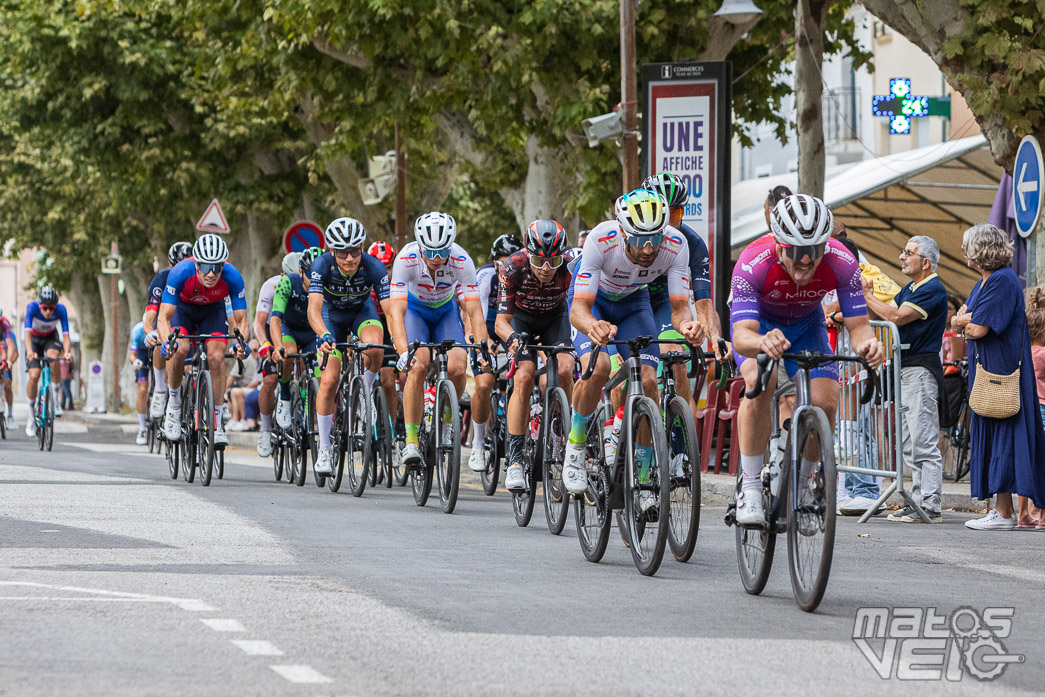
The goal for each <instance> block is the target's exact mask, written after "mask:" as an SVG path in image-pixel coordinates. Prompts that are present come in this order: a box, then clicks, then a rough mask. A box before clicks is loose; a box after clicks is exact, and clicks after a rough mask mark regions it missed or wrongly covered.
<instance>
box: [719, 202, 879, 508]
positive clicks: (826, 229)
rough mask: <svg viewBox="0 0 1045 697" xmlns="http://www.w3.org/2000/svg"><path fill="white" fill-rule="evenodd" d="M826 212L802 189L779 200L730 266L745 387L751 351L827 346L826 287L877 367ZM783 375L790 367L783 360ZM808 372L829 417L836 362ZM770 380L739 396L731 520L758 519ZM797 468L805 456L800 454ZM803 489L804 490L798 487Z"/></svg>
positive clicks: (860, 350) (849, 263) (777, 352)
mask: <svg viewBox="0 0 1045 697" xmlns="http://www.w3.org/2000/svg"><path fill="white" fill-rule="evenodd" d="M833 222H834V217H833V216H832V215H831V211H830V210H829V209H828V207H827V205H825V204H824V202H823V201H821V200H820V199H818V198H815V197H813V196H806V195H797V196H789V197H788V198H785V199H784V200H782V201H780V202H779V203H778V204H777V205H776V207H775V208H774V209H773V212H772V215H771V227H772V230H773V237H772V239H770V238H768V237H763V238H760V239H758V240H756V241H755V242H753V243H752V244H751V245H749V246H748V248H747V249H745V250H744V252H743V253H742V254H741V255H740V259H739V260H738V261H737V265H736V267H735V268H734V270H733V281H732V288H733V305H732V309H731V311H730V325H731V332H732V336H733V350H734V352H735V354H736V357H737V365H738V366H739V367H740V372H741V374H742V375H743V377H744V383H745V386H746V387H747V389H751V388H752V387H754V385H755V381H756V380H757V376H758V365H757V363H756V362H755V361H749V360H746V359H747V358H754V357H755V356H757V355H758V354H759V353H765V354H767V355H768V356H769V357H770V358H772V359H773V360H778V359H779V358H780V356H781V355H782V354H783V353H785V352H787V351H789V350H790V351H793V352H797V351H802V350H811V351H818V352H821V353H831V352H832V351H831V345H830V344H829V343H828V341H827V331H826V329H825V328H824V318H823V312H822V311H821V309H820V300H821V299H822V298H823V296H824V295H825V294H826V293H827V292H828V291H829V290H837V291H838V300H839V303H840V304H841V307H842V315H843V316H844V323H845V328H846V330H847V331H848V332H849V336H850V338H851V341H852V345H853V347H854V348H855V349H856V352H857V354H859V355H860V356H862V357H863V358H865V359H867V362H868V363H869V364H870V365H871V366H872V367H873V368H877V367H878V365H879V364H881V362H882V358H883V356H884V349H883V348H882V343H881V342H880V341H878V339H877V338H875V335H874V330H873V329H871V325H870V323H869V322H868V320H867V305H866V302H865V300H864V298H863V288H862V285H861V282H860V268H859V265H858V263H857V260H856V259H855V258H854V257H853V255H852V254H850V253H849V251H848V250H847V249H846V248H845V247H843V246H842V245H841V244H839V243H838V242H836V241H834V240H830V239H829V238H830V235H831V229H832V225H833ZM784 367H785V368H786V370H787V373H788V375H789V376H793V375H794V374H795V372H797V367H796V366H795V365H793V364H790V363H787V362H785V366H784ZM811 373H812V378H813V380H812V394H811V398H812V402H813V404H815V405H816V406H819V407H821V408H822V409H823V410H824V412H825V413H826V414H827V415H828V419H830V420H831V421H832V428H833V427H834V424H833V420H834V415H835V412H836V410H837V408H838V392H839V388H838V368H837V366H836V365H835V364H833V363H831V364H826V365H822V366H819V367H818V368H816V369H814V370H813V371H811ZM775 388H776V371H773V372H772V374H771V377H770V380H769V385H768V387H767V388H766V390H765V391H764V392H762V394H761V395H759V396H758V397H757V398H755V399H745V400H743V401H742V402H741V403H740V413H739V415H738V424H737V428H738V431H739V436H740V465H741V468H742V469H743V484H742V486H741V491H740V493H739V494H738V495H737V518H736V519H737V523H739V524H740V525H761V524H762V522H763V521H764V520H765V511H764V510H763V506H762V483H761V478H760V476H761V472H762V466H763V460H764V454H765V450H766V446H767V445H768V443H769V435H770V431H771V429H772V424H771V423H770V407H771V400H772V396H773V391H774V389H775ZM801 466H802V468H803V471H809V469H810V468H812V467H813V463H812V462H809V461H807V460H806V459H805V458H804V457H803V458H802V465H801ZM803 493H804V492H803Z"/></svg>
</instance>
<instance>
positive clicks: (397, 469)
mask: <svg viewBox="0 0 1045 697" xmlns="http://www.w3.org/2000/svg"><path fill="white" fill-rule="evenodd" d="M389 406H393V405H389ZM394 406H395V412H394V413H393V414H392V418H391V421H392V438H393V440H394V442H393V443H392V473H393V476H394V477H395V483H396V486H406V483H407V482H408V481H409V480H410V479H411V477H410V471H409V470H407V468H406V465H404V464H403V447H404V446H405V445H406V424H405V422H404V419H403V395H402V393H400V392H399V391H398V390H396V403H395V405H394Z"/></svg>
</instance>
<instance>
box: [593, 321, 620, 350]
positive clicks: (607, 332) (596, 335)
mask: <svg viewBox="0 0 1045 697" xmlns="http://www.w3.org/2000/svg"><path fill="white" fill-rule="evenodd" d="M615 336H617V327H616V326H615V325H613V324H610V323H609V322H607V321H606V320H604V319H597V320H595V322H594V323H593V324H592V325H591V329H589V330H588V338H589V339H591V340H592V342H593V343H595V344H596V345H598V346H605V345H606V344H607V343H609V342H610V341H612V340H613V337H615Z"/></svg>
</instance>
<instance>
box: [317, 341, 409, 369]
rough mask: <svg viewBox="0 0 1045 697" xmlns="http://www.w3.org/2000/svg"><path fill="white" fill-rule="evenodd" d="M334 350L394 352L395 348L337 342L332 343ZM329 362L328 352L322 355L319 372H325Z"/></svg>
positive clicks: (357, 342)
mask: <svg viewBox="0 0 1045 697" xmlns="http://www.w3.org/2000/svg"><path fill="white" fill-rule="evenodd" d="M334 348H335V349H351V350H352V351H356V352H358V351H369V350H370V349H376V348H379V349H382V350H384V349H392V350H393V351H395V347H393V346H388V345H386V344H367V343H364V342H362V341H337V342H335V343H334ZM328 360H330V352H327V353H324V354H323V362H322V363H321V364H320V366H319V369H320V370H326V368H327V361H328Z"/></svg>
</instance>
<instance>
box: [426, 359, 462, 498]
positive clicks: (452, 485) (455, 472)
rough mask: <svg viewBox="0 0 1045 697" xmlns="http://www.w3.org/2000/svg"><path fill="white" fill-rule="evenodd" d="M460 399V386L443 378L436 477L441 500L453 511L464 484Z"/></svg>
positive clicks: (437, 412) (437, 414)
mask: <svg viewBox="0 0 1045 697" xmlns="http://www.w3.org/2000/svg"><path fill="white" fill-rule="evenodd" d="M460 409H461V407H460V405H459V404H458V402H457V388H456V387H454V384H453V383H452V382H450V381H449V380H440V381H439V385H438V387H437V388H436V396H435V413H434V415H433V419H432V420H433V421H434V422H435V424H436V429H435V430H436V438H435V444H434V446H435V447H434V448H433V452H434V458H433V459H434V460H435V470H436V477H437V478H438V481H439V503H440V504H441V505H442V508H443V513H453V512H454V508H456V507H457V492H458V487H460V485H461V414H460Z"/></svg>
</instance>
